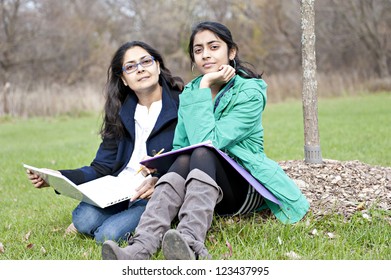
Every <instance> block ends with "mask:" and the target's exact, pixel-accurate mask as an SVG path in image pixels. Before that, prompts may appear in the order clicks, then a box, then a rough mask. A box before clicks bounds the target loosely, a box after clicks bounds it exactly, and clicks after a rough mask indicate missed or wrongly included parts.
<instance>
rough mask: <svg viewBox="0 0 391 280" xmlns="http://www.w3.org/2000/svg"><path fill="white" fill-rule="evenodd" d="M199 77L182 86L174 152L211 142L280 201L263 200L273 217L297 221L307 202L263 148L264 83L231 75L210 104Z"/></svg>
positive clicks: (208, 95) (209, 96)
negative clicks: (279, 203)
mask: <svg viewBox="0 0 391 280" xmlns="http://www.w3.org/2000/svg"><path fill="white" fill-rule="evenodd" d="M201 78H202V76H200V77H198V78H196V79H194V80H193V81H191V82H190V83H189V84H187V85H186V86H185V89H184V91H183V92H182V94H181V95H180V102H179V104H180V105H179V111H178V124H177V127H176V130H175V136H174V142H173V148H174V150H175V149H179V148H183V147H187V146H189V145H194V144H197V143H200V142H204V141H207V140H211V141H212V143H213V145H214V146H215V147H216V148H218V149H220V150H222V151H224V152H226V153H227V154H228V155H229V156H230V157H231V158H233V159H234V160H235V161H236V162H237V163H239V164H240V165H242V166H243V167H244V168H245V169H246V170H248V171H249V172H250V173H251V174H252V175H253V176H254V177H255V178H256V179H257V180H258V181H259V182H261V183H262V184H263V185H264V186H265V187H266V188H267V189H268V190H269V191H270V192H271V193H273V195H274V196H275V197H276V198H277V199H278V200H279V201H280V202H281V206H280V205H278V204H275V203H273V202H271V201H269V200H267V199H265V201H266V204H267V206H268V207H269V208H270V209H271V211H272V212H273V214H274V215H275V216H276V218H277V219H279V220H280V221H281V222H283V223H289V224H291V223H295V222H297V221H299V220H300V219H301V218H303V216H304V215H305V214H306V213H307V211H308V209H309V203H308V201H307V199H306V198H305V196H304V195H303V194H302V193H301V191H300V189H299V188H298V187H297V185H296V184H295V183H294V181H293V180H291V179H290V178H289V177H288V176H287V175H286V174H285V172H284V171H283V170H282V168H281V167H280V166H279V165H278V164H277V163H276V162H275V161H273V160H271V159H269V158H268V157H267V156H266V154H265V153H264V149H263V127H262V112H263V110H264V108H265V105H266V89H267V84H266V83H265V81H264V80H262V79H245V78H242V77H240V76H239V75H235V77H233V78H232V79H231V80H230V81H229V82H228V83H227V84H226V85H225V86H224V87H223V88H222V89H221V90H220V92H219V93H218V94H217V96H216V98H215V99H214V100H212V94H211V90H210V88H203V89H200V88H199V85H200V81H201Z"/></svg>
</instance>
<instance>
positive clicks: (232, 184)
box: [168, 147, 249, 215]
mask: <svg viewBox="0 0 391 280" xmlns="http://www.w3.org/2000/svg"><path fill="white" fill-rule="evenodd" d="M196 168H197V169H199V170H201V171H203V172H205V173H206V174H208V175H209V176H210V177H211V178H212V179H213V180H214V181H215V182H216V183H217V185H219V187H220V188H221V189H222V191H223V199H222V201H221V202H220V203H219V204H217V205H216V208H215V212H216V213H217V214H219V215H227V214H233V213H235V212H236V211H237V210H238V209H239V208H240V207H241V206H242V204H243V202H244V200H245V198H246V195H247V191H248V185H249V184H248V182H247V181H246V180H244V179H243V178H242V176H240V175H239V174H238V173H237V172H232V170H231V169H230V166H229V164H224V162H221V161H220V160H219V159H218V158H217V156H216V154H215V153H214V152H213V151H212V150H211V149H208V148H206V147H199V148H196V149H194V150H193V152H192V153H189V154H183V155H180V156H178V158H177V159H176V160H175V162H174V163H173V164H172V165H171V167H170V169H169V170H168V172H175V173H178V174H179V175H180V176H182V177H183V178H184V179H186V178H187V175H188V174H189V173H190V171H191V170H193V169H196Z"/></svg>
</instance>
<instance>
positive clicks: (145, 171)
mask: <svg viewBox="0 0 391 280" xmlns="http://www.w3.org/2000/svg"><path fill="white" fill-rule="evenodd" d="M155 172H157V170H156V169H155V168H148V167H146V166H144V165H141V167H140V169H139V170H138V171H137V173H136V175H137V174H138V173H141V174H142V175H143V176H144V177H147V176H148V175H151V174H153V173H155Z"/></svg>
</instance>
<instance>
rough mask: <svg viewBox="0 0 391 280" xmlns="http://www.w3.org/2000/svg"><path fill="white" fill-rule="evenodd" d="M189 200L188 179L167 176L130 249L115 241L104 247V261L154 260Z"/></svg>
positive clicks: (142, 217) (171, 173) (164, 177)
mask: <svg viewBox="0 0 391 280" xmlns="http://www.w3.org/2000/svg"><path fill="white" fill-rule="evenodd" d="M184 197H185V179H184V178H182V177H181V176H180V175H178V174H177V173H174V172H170V173H167V174H165V175H163V176H162V177H161V178H160V179H159V181H158V182H157V184H156V186H155V191H154V193H153V194H152V197H151V199H150V200H149V202H148V204H147V207H146V209H145V211H144V213H143V215H142V216H141V218H140V222H139V224H138V226H137V228H136V230H135V234H134V236H133V237H131V239H130V240H129V246H127V247H125V248H120V247H119V246H118V244H117V243H115V242H113V241H106V242H105V243H103V246H102V258H103V259H133V260H140V259H141V260H143V259H150V258H151V256H152V255H153V254H155V253H156V251H157V250H158V249H159V247H160V244H161V241H162V238H163V234H164V233H165V232H166V231H167V230H168V229H169V228H170V227H171V222H172V220H173V219H174V218H175V217H176V216H177V214H178V210H179V207H180V206H181V205H182V203H183V199H184Z"/></svg>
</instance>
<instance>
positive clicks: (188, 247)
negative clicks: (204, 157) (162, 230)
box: [162, 169, 223, 259]
mask: <svg viewBox="0 0 391 280" xmlns="http://www.w3.org/2000/svg"><path fill="white" fill-rule="evenodd" d="M185 186H186V195H185V199H184V202H183V205H182V207H181V209H180V210H179V214H178V218H179V224H178V226H177V229H176V230H169V231H168V232H167V233H166V234H165V236H164V240H163V245H162V246H163V254H164V256H165V258H166V259H194V258H204V259H209V258H211V256H210V255H209V253H208V250H207V249H206V247H205V238H206V233H207V231H208V230H209V228H210V226H211V224H212V220H213V212H214V208H215V206H216V204H217V203H218V202H219V201H221V199H222V196H223V194H222V191H221V188H220V187H219V186H218V185H217V184H216V182H215V181H214V180H213V179H212V178H211V177H210V176H209V175H207V174H206V173H205V172H203V171H201V170H199V169H193V170H192V171H191V172H190V173H189V175H188V176H187V178H186V183H185Z"/></svg>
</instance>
